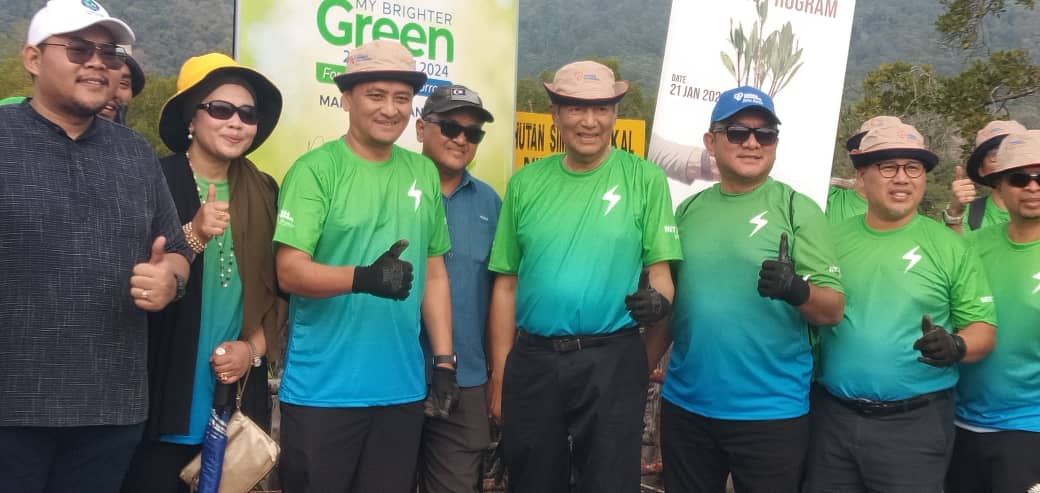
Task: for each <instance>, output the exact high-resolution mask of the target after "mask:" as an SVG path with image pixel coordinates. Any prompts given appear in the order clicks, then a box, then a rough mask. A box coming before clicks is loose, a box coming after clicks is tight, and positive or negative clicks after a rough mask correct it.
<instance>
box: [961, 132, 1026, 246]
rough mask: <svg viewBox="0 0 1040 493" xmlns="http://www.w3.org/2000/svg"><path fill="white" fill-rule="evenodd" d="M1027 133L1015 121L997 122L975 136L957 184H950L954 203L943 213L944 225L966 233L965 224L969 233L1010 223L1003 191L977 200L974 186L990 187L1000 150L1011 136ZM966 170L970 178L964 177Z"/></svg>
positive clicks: (995, 190) (994, 191)
mask: <svg viewBox="0 0 1040 493" xmlns="http://www.w3.org/2000/svg"><path fill="white" fill-rule="evenodd" d="M1025 131H1026V127H1023V126H1022V124H1021V123H1018V122H1016V121H1014V120H1006V121H1005V120H994V121H991V122H989V123H987V124H986V126H985V127H982V130H979V132H978V133H977V134H976V135H975V149H974V150H972V151H971V155H970V156H968V162H967V163H965V167H964V168H962V167H961V166H957V169H956V170H955V172H954V180H953V182H952V183H950V192H951V193H953V199H952V200H951V201H950V203H949V205H947V206H946V208H945V209H943V221H945V222H946V225H947V226H949V227H950V229H952V230H954V231H956V232H958V233H963V232H964V223H965V221H967V226H968V230H969V231H975V230H977V229H980V228H982V227H985V226H989V225H991V224H1004V223H1006V222H1008V211H1007V207H1005V206H1004V197H1002V196H1001V195H1000V191H999V190H997V189H995V188H994V189H993V190H992V191H991V192H990V194H989V195H988V196H984V197H978V194H977V193H976V190H975V185H976V184H978V185H986V186H990V183H989V182H988V181H987V180H986V176H987V175H988V174H990V173H992V169H993V166H994V165H995V164H996V162H997V146H999V145H1000V142H1001V141H1002V140H1004V137H1007V136H1008V134H1010V133H1012V132H1025ZM965 168H967V169H966V171H967V173H968V177H967V178H965V177H964V172H965Z"/></svg>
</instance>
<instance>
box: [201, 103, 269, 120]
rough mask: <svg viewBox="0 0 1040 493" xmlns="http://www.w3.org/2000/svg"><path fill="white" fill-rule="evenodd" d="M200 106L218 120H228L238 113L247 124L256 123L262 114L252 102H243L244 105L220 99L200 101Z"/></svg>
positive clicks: (240, 118)
mask: <svg viewBox="0 0 1040 493" xmlns="http://www.w3.org/2000/svg"><path fill="white" fill-rule="evenodd" d="M198 108H199V109H200V110H206V113H209V116H212V117H213V118H216V119H217V120H227V119H229V118H231V115H234V114H235V113H236V112H237V113H238V119H239V120H242V123H245V124H246V125H256V124H257V122H259V121H260V114H259V113H257V111H256V106H253V105H250V104H243V105H242V106H235V105H233V104H231V103H229V102H227V101H221V100H219V99H217V100H213V101H210V102H208V103H199V106H198Z"/></svg>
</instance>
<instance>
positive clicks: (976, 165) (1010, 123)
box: [965, 120, 1026, 185]
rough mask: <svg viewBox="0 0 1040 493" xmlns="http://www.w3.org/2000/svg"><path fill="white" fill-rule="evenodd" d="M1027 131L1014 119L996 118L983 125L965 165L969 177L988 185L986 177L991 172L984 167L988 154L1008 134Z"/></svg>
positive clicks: (976, 135)
mask: <svg viewBox="0 0 1040 493" xmlns="http://www.w3.org/2000/svg"><path fill="white" fill-rule="evenodd" d="M1025 131H1026V127H1025V126H1023V125H1022V124H1021V123H1018V122H1016V121H1014V120H994V121H991V122H989V123H987V124H986V126H985V127H982V130H979V132H978V133H977V134H975V149H973V150H972V151H971V155H970V156H968V162H967V165H966V166H965V168H966V169H965V171H967V173H968V178H971V181H973V182H975V183H978V184H980V185H988V183H986V179H985V177H986V175H989V174H990V173H991V172H990V171H987V170H984V169H982V164H983V161H985V159H986V154H989V151H992V150H993V149H996V148H997V146H999V145H1000V143H1001V141H1003V140H1004V137H1007V136H1008V134H1011V133H1020V132H1025Z"/></svg>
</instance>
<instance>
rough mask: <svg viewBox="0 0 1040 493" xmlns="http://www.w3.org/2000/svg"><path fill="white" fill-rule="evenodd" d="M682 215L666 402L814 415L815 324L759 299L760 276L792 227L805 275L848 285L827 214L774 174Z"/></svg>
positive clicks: (715, 190)
mask: <svg viewBox="0 0 1040 493" xmlns="http://www.w3.org/2000/svg"><path fill="white" fill-rule="evenodd" d="M676 221H677V222H678V225H679V234H680V237H681V239H682V249H683V258H684V259H685V260H684V261H683V262H682V263H681V264H679V273H678V277H677V280H676V294H675V309H674V313H673V317H672V335H673V338H674V345H673V347H672V355H671V360H670V362H669V364H668V372H667V373H666V376H665V381H664V388H663V390H662V395H663V396H664V398H665V399H668V401H669V402H671V403H673V404H675V405H677V406H679V407H681V408H683V409H685V410H687V411H690V412H694V413H697V414H700V415H703V416H707V417H711V418H717V419H733V420H762V419H786V418H793V417H798V416H802V415H804V414H805V413H807V412H808V411H809V378H810V374H811V372H812V354H811V352H810V348H809V334H808V323H807V322H806V321H805V319H804V318H802V315H801V313H800V312H799V311H798V309H797V308H795V307H793V306H791V305H790V304H788V303H787V302H784V301H780V300H772V299H769V298H763V297H762V296H760V295H759V294H758V278H759V271H760V270H761V267H762V261H763V260H766V259H769V258H772V259H775V258H777V255H778V253H779V251H778V249H779V244H780V235H781V234H783V233H786V234H787V236H788V242H789V249H790V250H789V252H790V255H791V258H792V259H793V261H794V264H795V271H796V272H797V273H798V275H800V276H803V277H806V278H807V279H808V281H809V282H810V283H812V284H815V285H816V286H820V287H827V288H831V289H834V290H836V291H838V292H841V291H842V284H841V272H840V271H839V269H838V267H837V265H838V263H837V261H836V259H835V255H834V249H833V247H832V245H831V237H830V228H829V225H828V222H827V218H826V217H825V216H824V215H823V211H821V210H820V207H819V206H818V205H816V203H815V202H813V201H812V200H811V199H809V198H808V197H806V196H804V195H802V194H800V193H797V192H795V191H794V190H792V189H791V187H789V186H787V185H785V184H783V183H781V182H778V181H775V180H773V179H772V178H768V179H767V180H766V181H765V182H764V183H762V184H761V185H760V186H758V187H757V188H755V189H754V190H752V191H750V192H747V193H742V194H728V193H723V192H722V188H721V186H720V185H718V184H716V185H715V186H713V187H712V188H709V189H707V190H704V191H703V192H701V193H699V194H697V195H695V196H693V197H690V198H689V199H687V200H686V201H685V202H683V203H682V204H681V205H680V206H679V209H678V211H677V212H676Z"/></svg>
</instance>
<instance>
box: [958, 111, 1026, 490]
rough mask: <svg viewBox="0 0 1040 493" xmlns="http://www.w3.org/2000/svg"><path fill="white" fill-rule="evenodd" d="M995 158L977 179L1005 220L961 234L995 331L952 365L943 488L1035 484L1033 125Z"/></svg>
mask: <svg viewBox="0 0 1040 493" xmlns="http://www.w3.org/2000/svg"><path fill="white" fill-rule="evenodd" d="M995 157H996V160H995V161H994V162H993V163H990V165H989V168H990V169H988V170H987V171H988V173H987V174H986V176H985V180H986V182H987V183H988V184H990V185H991V186H992V187H993V188H994V190H998V191H999V193H1000V196H1001V197H1002V198H1003V203H1004V205H1005V206H1006V207H1007V212H1008V217H1009V222H1008V223H1006V224H997V225H993V226H988V227H984V228H982V229H980V230H978V231H976V232H974V233H970V234H968V235H967V236H966V238H967V240H968V242H969V243H971V244H972V245H973V246H974V247H975V250H976V251H977V252H978V253H979V256H980V257H981V258H982V268H983V269H984V270H985V271H986V275H987V277H989V278H990V279H993V280H995V281H994V282H993V284H992V287H993V303H994V305H995V306H996V310H997V319H998V320H1000V338H999V339H998V340H997V346H996V348H994V349H993V352H992V353H990V355H989V356H987V357H986V359H984V360H982V361H979V362H977V363H971V364H963V365H961V367H960V370H961V378H960V381H958V382H957V415H956V418H955V424H956V427H957V431H956V433H957V437H956V440H955V441H954V445H953V460H952V461H951V463H950V468H949V472H947V474H946V491H948V492H950V493H974V492H978V491H991V492H993V493H1013V492H1014V493H1017V492H1021V491H1029V490H1031V489H1035V488H1036V487H1037V486H1036V485H1037V484H1040V461H1037V460H1036V458H1037V455H1038V454H1040V378H1037V375H1038V372H1040V363H1038V362H1040V334H1038V333H1037V321H1038V320H1040V287H1038V286H1040V130H1029V131H1019V132H1012V133H1010V134H1009V135H1008V136H1007V137H1006V138H1005V139H1004V140H1003V142H1001V144H1000V146H999V147H998V148H997V152H996V156H995ZM996 280H999V282H998V281H996Z"/></svg>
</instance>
